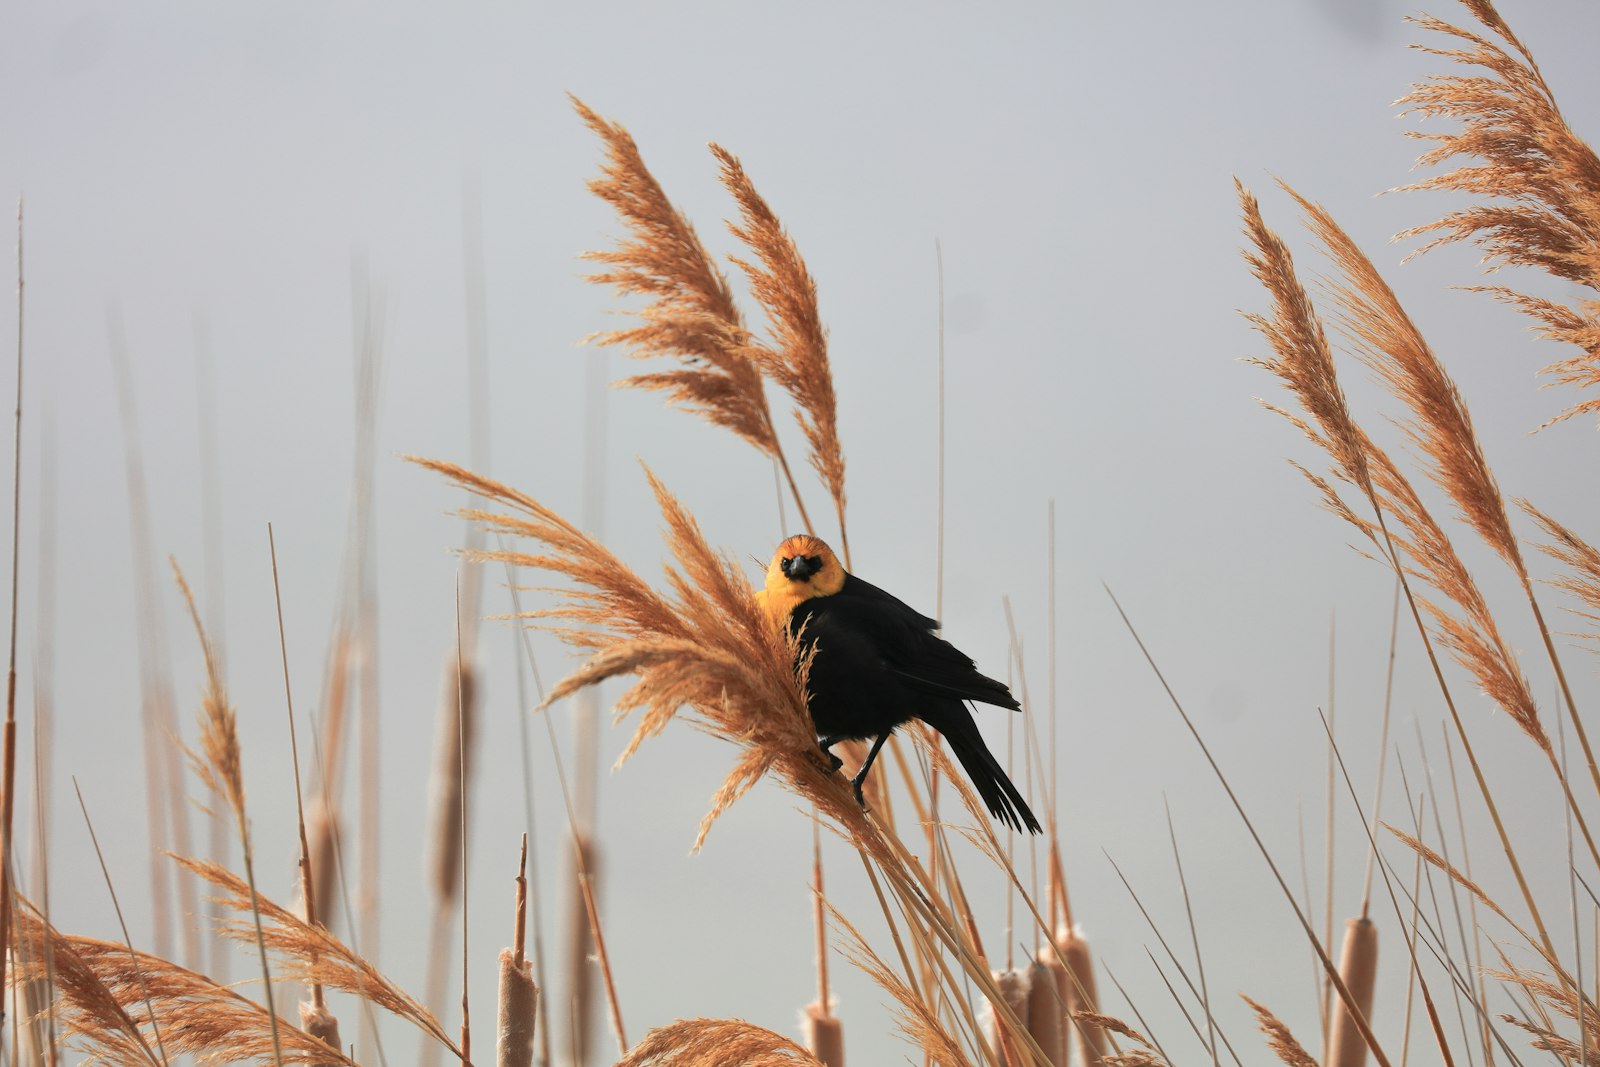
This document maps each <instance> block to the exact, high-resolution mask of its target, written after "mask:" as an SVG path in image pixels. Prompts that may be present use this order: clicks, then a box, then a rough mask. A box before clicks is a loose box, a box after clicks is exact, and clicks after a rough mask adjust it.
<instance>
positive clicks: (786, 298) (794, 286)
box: [711, 144, 850, 569]
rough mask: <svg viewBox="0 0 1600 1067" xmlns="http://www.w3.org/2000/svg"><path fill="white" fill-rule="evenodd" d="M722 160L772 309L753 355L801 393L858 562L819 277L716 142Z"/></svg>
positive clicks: (804, 417)
mask: <svg viewBox="0 0 1600 1067" xmlns="http://www.w3.org/2000/svg"><path fill="white" fill-rule="evenodd" d="M711 152H712V154H713V155H715V156H716V157H717V161H718V162H719V163H721V165H722V184H723V185H724V186H725V187H726V188H727V190H728V192H730V193H732V194H733V198H734V200H735V201H737V202H738V205H739V219H740V220H739V222H738V223H732V222H730V223H729V224H728V229H729V230H731V231H732V232H733V235H734V236H735V237H737V238H739V240H741V241H743V242H744V244H745V245H746V247H748V248H749V249H750V251H751V252H753V253H755V258H756V260H758V261H759V265H758V264H757V263H756V262H754V261H751V260H746V259H740V258H738V257H733V262H734V263H735V264H737V265H738V266H739V267H740V269H742V270H743V271H744V273H745V276H746V277H747V278H749V280H750V291H751V293H752V294H753V295H754V296H755V298H756V300H757V301H758V302H759V303H760V304H761V306H762V308H763V309H764V310H765V311H766V313H767V326H768V331H769V333H770V336H771V339H772V342H773V343H772V344H771V345H770V346H769V345H764V344H756V345H754V346H753V347H752V349H751V357H752V358H753V359H754V360H755V361H756V364H757V365H758V366H759V367H760V368H761V371H762V373H763V374H765V375H766V376H767V377H769V378H771V379H772V380H773V381H775V382H777V383H778V385H779V386H780V387H781V388H782V389H783V391H784V392H786V393H788V394H789V396H790V397H791V398H793V400H794V402H795V406H796V411H795V421H796V422H798V423H799V425H800V429H801V431H802V432H803V433H804V434H805V437H806V443H807V444H808V445H810V447H811V466H812V469H814V470H815V471H816V472H817V475H818V477H820V478H821V479H822V484H823V485H824V486H826V487H827V490H828V495H829V496H830V497H832V498H833V506H834V511H835V512H836V513H837V516H838V519H839V542H840V544H839V547H840V550H841V555H843V557H844V562H845V567H846V568H847V569H848V568H849V566H850V538H849V536H848V535H847V534H846V533H845V524H844V509H845V494H844V450H843V448H842V447H841V446H840V444H839V422H838V411H837V407H836V404H835V400H834V392H833V371H832V370H831V369H830V367H829V365H828V337H827V332H826V331H825V330H824V329H823V326H822V316H821V315H820V313H819V312H818V310H817V283H816V281H815V280H814V279H813V278H812V277H811V273H810V272H809V271H808V270H807V269H806V264H805V260H804V259H802V258H801V257H800V250H799V249H798V248H796V247H795V243H794V241H793V239H792V238H790V236H789V235H788V233H787V232H785V230H784V228H783V224H782V223H780V222H779V221H778V217H777V216H776V215H775V214H773V211H772V209H771V208H770V207H769V206H768V205H767V202H766V201H765V200H764V199H762V197H761V194H760V193H758V192H756V188H755V185H754V184H753V183H752V182H751V181H750V177H749V175H748V174H746V173H745V169H744V166H743V164H741V163H740V162H739V160H738V158H737V157H736V156H734V155H733V153H731V152H729V151H728V150H727V149H725V148H722V147H721V146H720V145H715V144H713V145H712V146H711Z"/></svg>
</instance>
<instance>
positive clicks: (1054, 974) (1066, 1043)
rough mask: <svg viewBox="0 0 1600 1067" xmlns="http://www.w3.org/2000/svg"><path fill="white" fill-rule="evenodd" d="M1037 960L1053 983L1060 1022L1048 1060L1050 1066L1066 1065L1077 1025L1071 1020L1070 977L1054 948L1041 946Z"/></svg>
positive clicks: (1048, 1050)
mask: <svg viewBox="0 0 1600 1067" xmlns="http://www.w3.org/2000/svg"><path fill="white" fill-rule="evenodd" d="M1039 962H1040V963H1042V964H1044V967H1045V969H1046V970H1048V971H1049V972H1050V980H1051V981H1052V982H1054V983H1055V987H1056V997H1055V1002H1056V1013H1057V1014H1058V1015H1059V1016H1060V1022H1059V1023H1057V1030H1058V1036H1057V1044H1056V1049H1055V1052H1054V1053H1053V1056H1054V1058H1053V1059H1051V1061H1050V1063H1051V1067H1066V1063H1067V1060H1068V1059H1069V1058H1070V1056H1071V1051H1072V1032H1073V1030H1074V1028H1075V1027H1076V1025H1077V1024H1076V1023H1074V1022H1073V1020H1072V1009H1073V1007H1074V1005H1075V1003H1076V1002H1075V1001H1074V1000H1073V998H1072V978H1071V976H1070V975H1068V974H1067V969H1066V967H1064V966H1062V964H1061V958H1060V957H1059V956H1057V955H1056V952H1055V950H1054V949H1051V948H1041V949H1040V950H1039ZM1036 980H1037V979H1036ZM1050 1051H1051V1050H1050V1049H1048V1048H1047V1049H1045V1052H1046V1053H1050Z"/></svg>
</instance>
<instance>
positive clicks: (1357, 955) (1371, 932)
mask: <svg viewBox="0 0 1600 1067" xmlns="http://www.w3.org/2000/svg"><path fill="white" fill-rule="evenodd" d="M1377 975H1378V927H1377V926H1376V924H1374V923H1373V921H1372V920H1371V919H1367V918H1356V919H1351V920H1350V921H1349V922H1348V923H1347V924H1346V926H1345V932H1344V948H1343V949H1342V951H1341V952H1340V954H1339V977H1340V978H1342V979H1344V984H1345V988H1347V989H1349V990H1350V998H1351V1000H1353V1001H1354V1002H1355V1006H1354V1011H1359V1012H1360V1013H1361V1015H1362V1016H1363V1017H1364V1018H1366V1019H1367V1021H1368V1022H1369V1023H1370V1022H1371V1019H1372V992H1373V988H1374V983H1375V982H1376V979H1377ZM1257 1011H1258V1013H1259V1012H1260V1009H1257ZM1366 1060H1367V1043H1366V1040H1365V1039H1364V1038H1363V1037H1362V1036H1361V1031H1360V1029H1359V1028H1358V1027H1357V1025H1356V1021H1355V1019H1354V1018H1353V1017H1352V1008H1351V1007H1350V1006H1349V1005H1348V1004H1341V1005H1339V1007H1338V1008H1337V1009H1336V1010H1335V1012H1334V1016H1333V1026H1332V1028H1331V1029H1330V1031H1329V1035H1328V1067H1361V1065H1362V1064H1363V1063H1365V1062H1366Z"/></svg>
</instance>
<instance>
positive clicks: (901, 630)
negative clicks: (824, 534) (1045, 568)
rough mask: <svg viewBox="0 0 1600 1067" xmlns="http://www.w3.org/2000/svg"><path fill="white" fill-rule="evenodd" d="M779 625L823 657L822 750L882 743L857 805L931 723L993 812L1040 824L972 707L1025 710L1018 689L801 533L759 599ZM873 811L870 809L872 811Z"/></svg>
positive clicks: (784, 547)
mask: <svg viewBox="0 0 1600 1067" xmlns="http://www.w3.org/2000/svg"><path fill="white" fill-rule="evenodd" d="M757 597H758V599H759V600H760V601H761V604H762V607H763V608H764V609H765V610H766V612H767V615H768V617H769V618H770V619H771V620H772V623H773V625H774V626H776V627H779V628H782V629H786V630H787V632H789V633H791V634H798V635H799V637H800V641H801V648H802V649H806V648H810V647H812V646H815V648H816V656H815V658H814V659H813V660H812V663H811V673H810V676H809V682H808V686H807V693H806V698H807V703H808V706H809V707H810V709H811V720H812V722H813V723H814V724H815V726H816V729H817V733H818V734H819V735H821V736H820V739H819V741H818V744H819V745H820V746H821V747H822V751H823V752H825V753H827V754H828V756H829V758H830V759H832V761H833V766H834V769H835V770H837V769H838V767H839V765H840V762H841V761H840V760H839V757H837V756H835V755H834V754H833V753H832V752H830V751H829V749H830V748H831V747H832V746H833V745H834V744H836V743H838V742H840V741H864V740H866V739H867V738H869V737H870V738H872V739H873V742H872V750H871V751H870V752H868V753H867V759H866V762H865V763H863V764H862V765H861V770H860V771H859V772H858V773H857V774H856V776H855V778H854V779H852V780H851V783H850V784H851V787H852V788H853V789H854V791H855V797H856V800H857V802H861V783H862V782H863V781H865V780H866V777H867V771H868V769H869V768H871V766H872V761H873V760H874V759H876V758H877V756H878V750H879V749H881V748H882V747H883V743H884V741H885V740H887V739H888V737H889V734H890V733H891V732H892V731H893V730H894V728H895V727H896V726H899V725H901V724H902V723H905V722H908V721H909V720H911V719H921V720H922V721H923V722H925V723H927V724H928V725H929V726H932V727H933V728H934V729H935V730H938V731H939V732H940V733H941V734H943V735H944V738H945V740H946V741H948V742H949V743H950V749H951V751H953V752H954V753H955V754H956V758H957V759H958V760H960V761H961V766H962V767H963V768H965V769H966V772H967V777H969V778H971V779H972V784H973V785H974V786H976V787H977V790H978V795H979V796H981V797H982V798H983V802H984V803H985V804H986V805H988V808H989V811H990V812H991V813H992V814H993V815H994V816H995V817H996V818H998V819H1000V820H1001V821H1002V822H1005V823H1007V824H1009V825H1010V826H1012V827H1013V828H1015V829H1017V830H1020V829H1022V828H1023V827H1024V826H1026V827H1027V828H1028V829H1029V830H1031V831H1033V832H1034V833H1038V832H1039V820H1037V819H1035V818H1034V817H1033V812H1031V811H1029V810H1028V805H1027V802H1026V801H1024V800H1023V799H1022V794H1021V793H1019V792H1017V787H1016V786H1015V785H1013V784H1012V783H1011V779H1010V778H1008V777H1006V772H1005V771H1004V770H1003V769H1002V768H1001V767H1000V764H999V763H998V762H996V761H995V758H994V756H993V754H992V753H990V751H989V749H988V747H987V746H985V745H984V743H983V737H982V736H981V735H980V734H979V733H978V726H977V724H976V723H975V722H973V721H972V713H971V712H970V711H968V710H967V705H966V702H967V701H969V700H980V701H982V702H983V703H985V704H995V705H998V706H999V707H1002V708H1011V709H1013V710H1018V709H1020V707H1021V705H1019V704H1018V703H1017V701H1016V699H1015V698H1014V697H1013V696H1012V695H1011V690H1009V689H1007V688H1006V687H1005V686H1004V685H1002V684H1001V683H999V682H997V681H995V680H994V679H993V678H986V677H984V676H983V675H982V674H979V673H978V670H977V667H976V666H974V665H973V662H972V660H971V659H970V658H968V657H967V656H966V655H965V654H964V653H962V652H961V651H960V650H958V649H957V648H956V647H955V646H954V645H952V644H950V642H948V641H945V640H944V639H942V638H940V637H938V636H937V635H935V634H934V633H933V631H934V630H936V629H938V626H939V624H938V623H937V622H935V621H934V620H933V619H930V618H928V617H927V616H926V615H923V614H922V613H921V612H918V611H916V610H915V609H913V608H912V607H910V606H909V605H908V604H906V603H904V602H903V601H901V600H899V599H898V598H896V597H894V596H892V595H890V594H889V593H886V592H884V591H883V590H882V589H879V588H878V587H877V586H875V585H872V584H870V583H868V582H864V581H862V580H861V579H860V578H857V577H856V576H855V575H853V574H848V573H846V572H845V569H844V567H843V566H841V565H840V563H839V560H838V558H837V557H836V556H834V554H833V550H832V549H830V548H829V547H828V546H827V545H826V544H824V543H823V542H821V541H819V540H817V539H816V538H815V537H810V536H807V535H805V534H801V535H799V536H796V537H791V538H789V539H788V540H787V541H785V542H784V543H783V544H781V545H779V546H778V552H777V554H776V555H775V556H773V557H772V564H771V566H769V567H768V568H767V579H766V588H765V589H763V590H760V591H759V592H758V593H757ZM863 806H864V805H863Z"/></svg>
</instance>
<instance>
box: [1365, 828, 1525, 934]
mask: <svg viewBox="0 0 1600 1067" xmlns="http://www.w3.org/2000/svg"><path fill="white" fill-rule="evenodd" d="M1383 828H1384V829H1385V830H1388V831H1389V832H1390V833H1391V834H1393V835H1394V836H1396V837H1398V838H1399V839H1400V840H1401V841H1402V842H1403V843H1404V844H1405V846H1406V847H1407V848H1409V849H1411V850H1412V851H1413V852H1415V853H1416V854H1417V855H1418V856H1421V857H1422V859H1423V861H1424V862H1426V863H1427V864H1429V865H1430V866H1432V867H1434V868H1435V869H1437V870H1439V871H1442V872H1443V873H1444V874H1445V875H1446V876H1448V877H1449V878H1450V879H1451V880H1452V881H1454V882H1455V883H1456V884H1457V885H1459V886H1460V887H1461V888H1462V889H1465V890H1466V891H1467V892H1468V893H1469V894H1471V895H1472V898H1473V899H1474V900H1476V901H1477V902H1478V903H1480V904H1482V905H1483V906H1484V907H1486V908H1488V909H1489V910H1490V911H1492V912H1494V914H1495V915H1497V916H1499V917H1500V919H1501V921H1502V922H1504V923H1505V924H1506V925H1507V926H1510V927H1511V928H1512V929H1513V930H1515V931H1516V932H1517V934H1518V935H1520V936H1521V937H1522V939H1523V940H1524V941H1526V942H1528V944H1529V945H1530V946H1532V947H1533V949H1534V950H1535V951H1537V952H1538V953H1539V954H1540V955H1541V956H1543V957H1544V958H1545V962H1547V963H1549V962H1551V961H1552V957H1553V953H1551V952H1550V951H1549V950H1548V949H1546V948H1545V947H1544V946H1543V944H1542V943H1541V942H1540V940H1539V938H1538V937H1537V936H1536V935H1535V934H1533V933H1531V932H1530V931H1528V930H1525V929H1523V928H1522V927H1521V926H1519V925H1518V924H1517V922H1516V920H1514V919H1512V918H1511V916H1509V915H1507V914H1506V912H1505V909H1503V908H1502V907H1500V905H1499V904H1496V903H1495V902H1494V900H1493V899H1492V898H1491V897H1490V896H1489V894H1487V893H1485V892H1484V891H1483V889H1482V887H1480V886H1479V885H1478V883H1476V882H1474V881H1473V880H1472V879H1470V878H1468V877H1467V876H1466V875H1465V874H1463V873H1462V872H1461V871H1460V870H1458V869H1457V868H1456V867H1455V866H1454V865H1453V864H1451V863H1450V861H1449V860H1446V859H1445V858H1444V857H1443V856H1441V855H1439V853H1437V852H1435V851H1434V850H1433V849H1431V848H1429V847H1428V846H1427V845H1425V844H1424V843H1423V842H1421V841H1419V840H1417V839H1416V838H1415V837H1412V836H1411V835H1410V834H1408V833H1406V832H1405V831H1404V830H1401V829H1398V828H1397V827H1394V826H1390V825H1389V824H1388V823H1384V824H1383Z"/></svg>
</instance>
